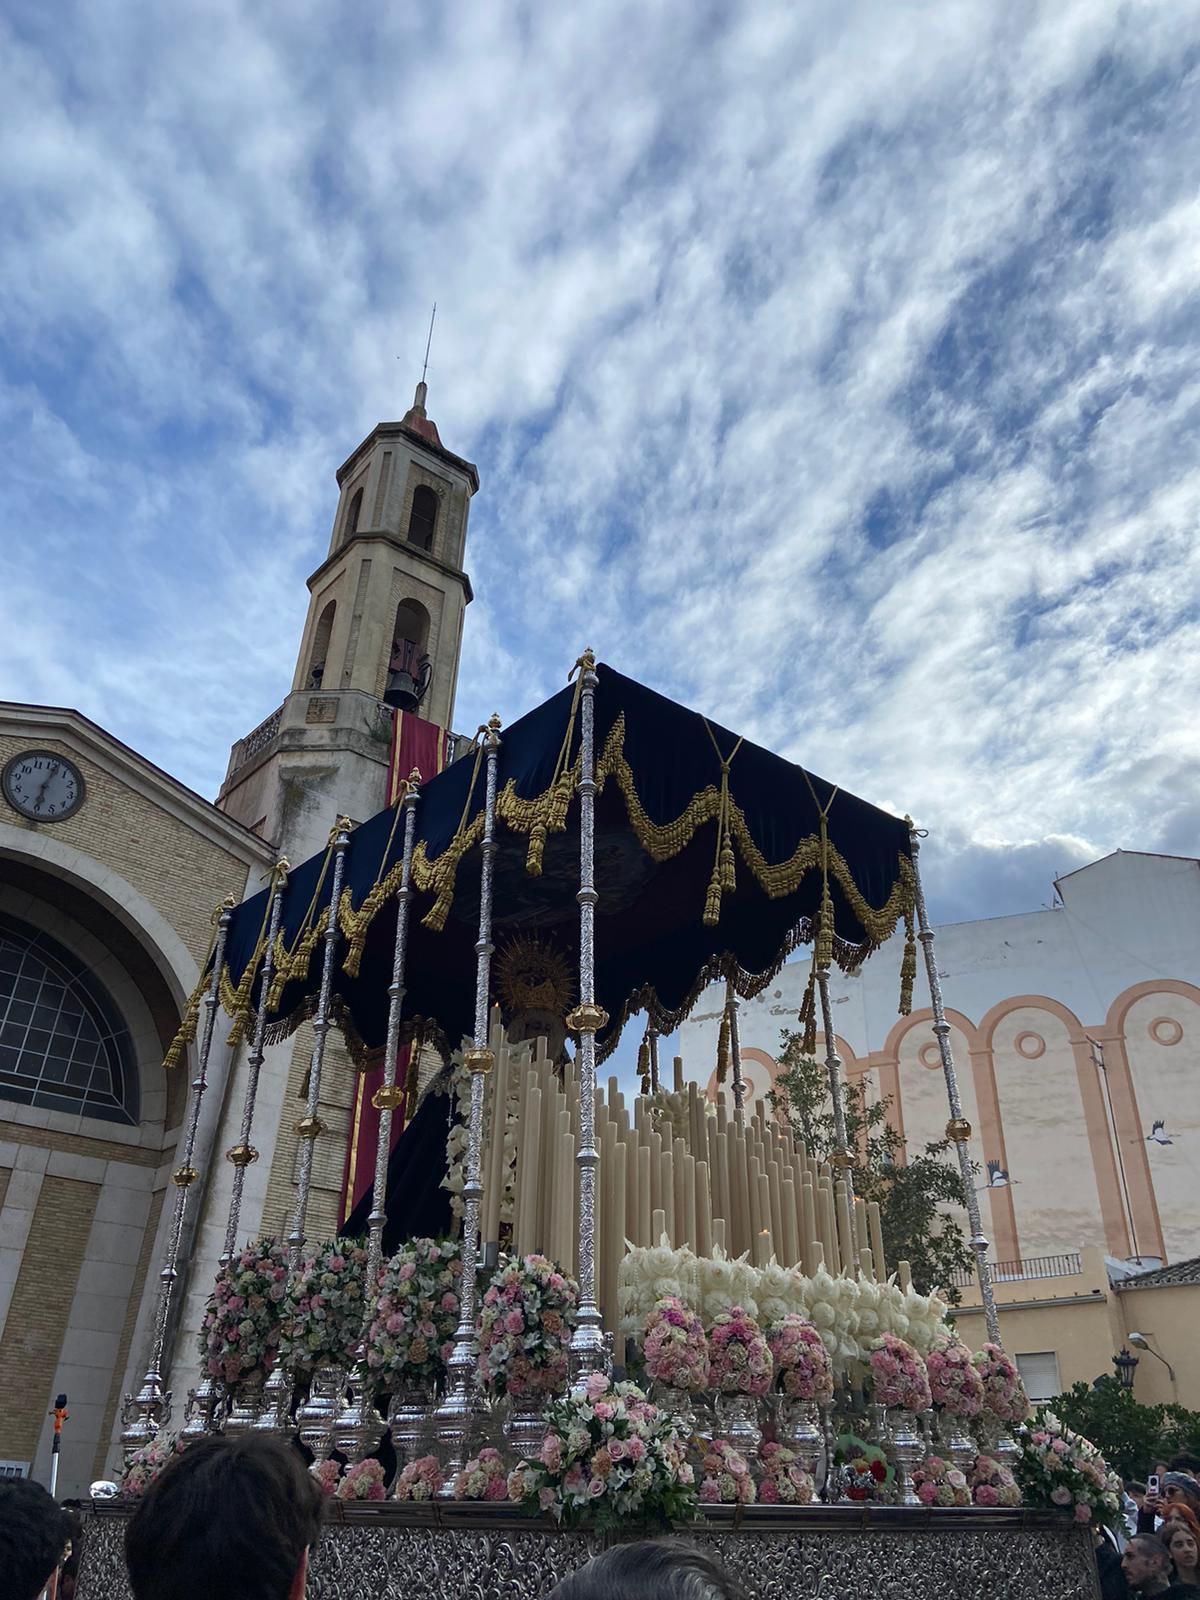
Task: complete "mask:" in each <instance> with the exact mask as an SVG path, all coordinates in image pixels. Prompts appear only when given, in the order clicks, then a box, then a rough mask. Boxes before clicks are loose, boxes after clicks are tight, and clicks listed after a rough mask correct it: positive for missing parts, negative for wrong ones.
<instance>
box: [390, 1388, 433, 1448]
mask: <svg viewBox="0 0 1200 1600" xmlns="http://www.w3.org/2000/svg"><path fill="white" fill-rule="evenodd" d="M435 1400H436V1395H435V1392H434V1387H433V1384H432V1383H431V1382H429V1381H428V1380H427V1381H426V1382H424V1383H404V1384H400V1385H398V1386H397V1388H396V1389H395V1390H394V1391H393V1393H392V1397H391V1399H390V1401H389V1402H388V1427H389V1428H390V1429H391V1433H392V1444H393V1446H394V1447H395V1451H396V1460H397V1462H398V1463H399V1465H400V1466H402V1467H404V1466H407V1465H408V1463H409V1462H410V1461H417V1460H419V1459H420V1457H421V1456H425V1455H429V1454H430V1450H431V1445H432V1422H433V1407H434V1403H435Z"/></svg>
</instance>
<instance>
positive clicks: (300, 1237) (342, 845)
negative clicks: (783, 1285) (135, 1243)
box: [288, 817, 350, 1268]
mask: <svg viewBox="0 0 1200 1600" xmlns="http://www.w3.org/2000/svg"><path fill="white" fill-rule="evenodd" d="M331 837H332V840H333V884H332V887H331V889H330V891H329V922H328V923H327V925H326V928H325V949H324V953H323V955H322V958H321V987H320V990H319V991H318V994H317V1014H316V1016H315V1017H314V1018H313V1033H314V1035H315V1037H314V1039H313V1051H312V1060H311V1062H310V1064H309V1069H308V1104H307V1105H306V1106H305V1110H304V1115H303V1116H302V1117H301V1119H300V1121H299V1122H298V1123H297V1124H296V1132H297V1133H298V1134H299V1135H300V1174H299V1177H298V1178H297V1180H296V1212H295V1216H294V1217H293V1219H292V1231H291V1233H290V1234H289V1235H288V1254H289V1257H290V1259H291V1265H292V1267H293V1268H295V1267H297V1266H298V1265H299V1263H300V1252H301V1250H302V1249H303V1248H304V1224H305V1219H306V1218H307V1216H308V1194H309V1190H310V1189H311V1187H312V1164H313V1144H314V1142H315V1141H316V1140H317V1139H318V1138H320V1136H321V1134H322V1133H323V1132H324V1131H325V1125H324V1123H323V1122H322V1121H321V1119H320V1117H318V1115H317V1106H318V1105H319V1104H320V1098H321V1068H322V1067H323V1066H324V1064H325V1040H326V1038H327V1037H328V1035H329V1029H330V1027H331V1026H332V1023H331V1022H330V1020H329V1001H330V996H331V994H332V991H333V961H334V955H335V952H336V950H337V941H338V925H337V908H338V901H339V900H340V899H341V897H342V879H343V878H344V876H345V873H346V851H347V849H348V848H349V845H350V818H349V817H339V818H338V822H337V826H336V827H335V828H334V830H333V833H332V835H331Z"/></svg>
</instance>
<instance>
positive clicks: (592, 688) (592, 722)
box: [570, 650, 606, 1383]
mask: <svg viewBox="0 0 1200 1600" xmlns="http://www.w3.org/2000/svg"><path fill="white" fill-rule="evenodd" d="M579 668H580V674H581V676H580V680H579V681H580V691H581V692H580V698H579V728H580V735H579V893H578V895H577V896H576V899H577V900H578V902H579V1006H578V1008H577V1013H578V1015H579V1016H580V1018H581V1020H582V1022H583V1026H582V1027H581V1029H580V1032H579V1043H578V1046H577V1047H576V1051H575V1062H576V1066H577V1067H578V1071H579V1149H578V1151H577V1153H576V1156H575V1169H576V1182H577V1187H578V1205H579V1262H578V1266H579V1271H578V1278H579V1311H578V1316H577V1320H576V1324H575V1331H574V1332H573V1333H572V1335H571V1356H570V1366H571V1381H572V1382H573V1383H575V1382H578V1381H579V1380H581V1379H583V1378H587V1377H589V1376H590V1375H591V1374H592V1373H593V1372H601V1371H604V1370H605V1367H606V1353H605V1346H604V1330H603V1326H602V1323H601V1317H600V1307H599V1306H598V1305H597V1303H596V1169H597V1167H598V1166H599V1163H600V1153H599V1151H598V1150H597V1149H596V1016H597V1015H598V1014H599V1013H598V1008H597V1007H596V901H597V900H598V898H599V896H598V895H597V893H596V685H597V683H598V682H599V681H600V680H599V679H598V678H597V676H596V664H595V658H594V656H593V655H592V652H591V651H590V650H585V651H584V653H583V655H582V656H581V657H580V661H579Z"/></svg>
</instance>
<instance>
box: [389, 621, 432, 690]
mask: <svg viewBox="0 0 1200 1600" xmlns="http://www.w3.org/2000/svg"><path fill="white" fill-rule="evenodd" d="M428 646H429V613H428V611H426V609H425V607H424V606H423V605H422V604H421V602H420V601H419V600H402V601H401V602H400V604H399V605H398V606H397V607H396V622H395V626H394V627H393V629H392V648H391V653H390V655H389V657H388V670H387V677H386V680H385V687H384V691H383V698H384V701H385V703H386V704H387V705H390V706H398V707H399V708H400V709H401V710H404V711H415V710H416V708H417V706H419V705H420V703H421V701H422V699H423V698H424V695H425V690H426V689H427V688H428V687H429V678H430V672H431V668H430V665H429V656H428Z"/></svg>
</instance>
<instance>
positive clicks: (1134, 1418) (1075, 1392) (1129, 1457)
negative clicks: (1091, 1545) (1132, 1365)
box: [1050, 1373, 1200, 1478]
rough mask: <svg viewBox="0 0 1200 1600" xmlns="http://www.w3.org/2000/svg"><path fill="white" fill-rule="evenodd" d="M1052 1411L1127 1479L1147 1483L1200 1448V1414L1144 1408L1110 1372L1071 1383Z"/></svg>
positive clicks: (1181, 1408) (1169, 1408) (1184, 1409)
mask: <svg viewBox="0 0 1200 1600" xmlns="http://www.w3.org/2000/svg"><path fill="white" fill-rule="evenodd" d="M1050 1410H1051V1411H1053V1412H1054V1413H1055V1415H1056V1416H1057V1417H1059V1418H1060V1419H1061V1420H1062V1421H1063V1422H1065V1423H1066V1425H1067V1427H1068V1428H1074V1430H1075V1432H1076V1433H1081V1434H1082V1435H1083V1437H1084V1438H1085V1439H1090V1440H1091V1442H1092V1443H1093V1444H1094V1445H1095V1446H1096V1449H1097V1450H1099V1451H1100V1453H1101V1455H1103V1456H1104V1458H1105V1460H1106V1461H1107V1462H1108V1464H1109V1466H1110V1467H1112V1469H1113V1471H1114V1472H1119V1473H1120V1474H1121V1476H1122V1477H1123V1478H1144V1477H1145V1476H1146V1474H1147V1473H1148V1472H1153V1471H1154V1468H1155V1465H1156V1464H1157V1463H1158V1462H1160V1461H1170V1459H1171V1457H1172V1456H1173V1455H1177V1454H1178V1453H1179V1452H1180V1451H1182V1450H1195V1449H1196V1448H1197V1446H1200V1414H1198V1413H1196V1412H1195V1411H1189V1410H1188V1409H1187V1407H1186V1406H1178V1405H1170V1406H1144V1405H1141V1404H1140V1403H1139V1402H1138V1401H1137V1400H1135V1399H1134V1398H1133V1395H1132V1393H1131V1392H1130V1390H1128V1389H1123V1388H1122V1387H1121V1385H1120V1384H1119V1383H1118V1382H1117V1381H1116V1379H1115V1378H1113V1377H1112V1376H1111V1375H1110V1374H1108V1373H1105V1374H1104V1376H1103V1377H1102V1378H1101V1379H1100V1380H1099V1381H1098V1382H1096V1383H1094V1384H1092V1383H1076V1384H1072V1386H1071V1387H1070V1388H1069V1389H1067V1390H1066V1391H1065V1392H1064V1393H1063V1394H1060V1395H1059V1396H1058V1398H1057V1399H1055V1400H1052V1401H1051V1402H1050Z"/></svg>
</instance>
